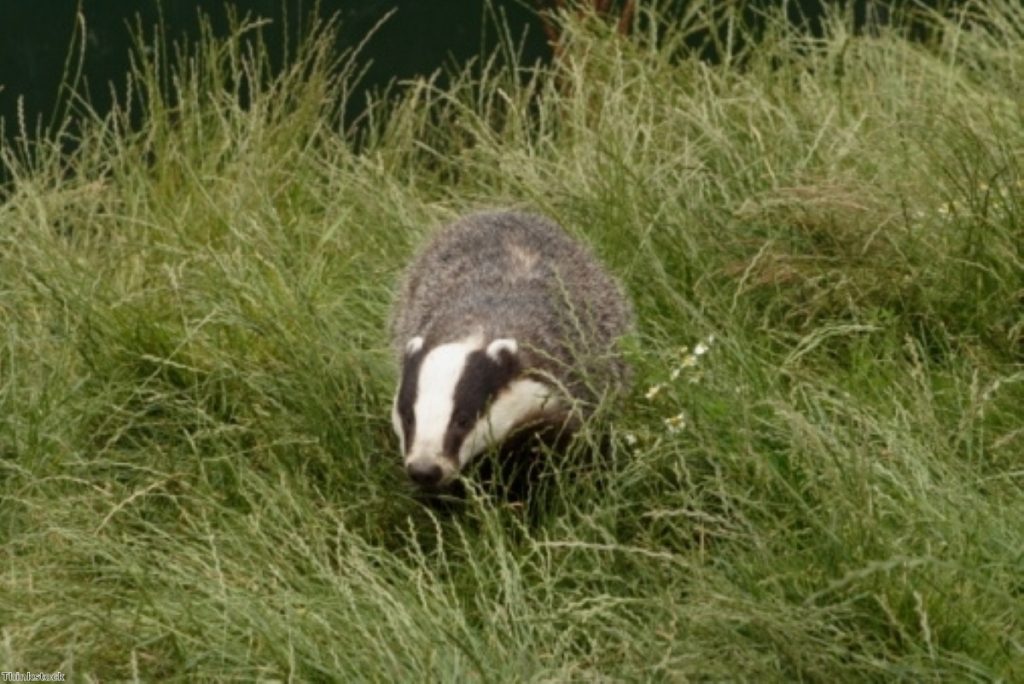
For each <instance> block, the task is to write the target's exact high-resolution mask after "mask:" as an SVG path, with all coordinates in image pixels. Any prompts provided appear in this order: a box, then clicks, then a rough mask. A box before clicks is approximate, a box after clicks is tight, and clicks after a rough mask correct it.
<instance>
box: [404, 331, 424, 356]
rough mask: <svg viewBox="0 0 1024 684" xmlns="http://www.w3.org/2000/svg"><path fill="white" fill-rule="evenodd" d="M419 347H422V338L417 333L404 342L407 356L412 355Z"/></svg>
mask: <svg viewBox="0 0 1024 684" xmlns="http://www.w3.org/2000/svg"><path fill="white" fill-rule="evenodd" d="M420 349H423V338H422V337H420V336H419V335H417V336H416V337H413V338H411V339H410V340H409V341H408V342H406V343H405V353H406V355H407V356H412V355H413V354H415V353H416V352H418V351H419V350H420Z"/></svg>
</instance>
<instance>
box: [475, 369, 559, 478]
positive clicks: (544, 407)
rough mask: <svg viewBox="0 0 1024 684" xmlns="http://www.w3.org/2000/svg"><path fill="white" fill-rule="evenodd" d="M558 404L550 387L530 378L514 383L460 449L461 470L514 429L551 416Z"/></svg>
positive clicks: (496, 401)
mask: <svg viewBox="0 0 1024 684" xmlns="http://www.w3.org/2000/svg"><path fill="white" fill-rule="evenodd" d="M558 407H559V402H558V401H557V400H556V399H555V397H554V395H553V394H552V391H551V388H550V387H548V386H547V385H545V384H543V383H540V382H537V381H536V380H530V379H528V378H524V379H520V380H514V381H513V382H512V384H511V385H509V386H508V388H507V389H505V390H504V391H502V392H501V393H500V394H498V396H497V397H496V398H495V400H494V401H493V402H492V403H491V406H490V409H489V410H488V411H487V413H485V414H484V415H483V416H481V417H480V419H479V420H478V421H477V422H476V425H475V426H473V430H472V431H471V432H470V433H469V435H467V436H466V440H465V441H464V442H463V443H462V448H461V449H459V468H460V469H461V468H463V467H464V466H465V465H466V464H467V463H469V462H470V461H471V460H472V459H473V457H474V456H477V455H479V454H480V453H481V452H482V451H484V450H485V449H486V448H487V447H489V446H491V445H492V444H497V443H499V442H501V441H502V440H503V439H505V438H506V437H508V435H509V433H510V432H512V430H513V429H515V428H517V427H519V426H520V425H522V423H523V421H525V420H527V419H529V418H531V417H537V418H539V417H541V416H542V415H544V414H550V413H552V412H554V411H555V410H556V409H558Z"/></svg>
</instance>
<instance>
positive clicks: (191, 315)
mask: <svg viewBox="0 0 1024 684" xmlns="http://www.w3.org/2000/svg"><path fill="white" fill-rule="evenodd" d="M1014 5H1015V3H1013V2H1005V3H985V6H986V7H989V8H992V9H990V10H989V14H988V15H987V16H986V17H981V18H975V19H974V20H972V21H971V24H972V28H970V30H967V29H966V28H965V27H964V26H963V25H958V24H956V23H946V24H943V30H942V32H941V36H942V38H941V39H940V40H937V41H936V42H935V43H934V44H932V45H931V46H930V47H925V46H921V45H912V44H909V43H907V42H905V41H904V40H902V39H901V38H899V36H897V35H895V34H889V33H883V34H881V35H877V36H874V37H854V36H852V35H850V34H849V33H848V32H846V31H845V30H844V28H843V25H844V24H843V22H841V21H836V22H833V24H832V27H831V34H830V37H829V38H828V39H826V40H824V41H821V42H810V41H806V40H801V39H799V37H797V36H793V35H790V34H788V33H787V31H786V30H784V29H782V28H777V29H773V30H769V31H768V32H767V34H766V35H764V36H763V37H762V38H761V39H760V43H759V44H758V46H757V49H756V50H754V51H752V52H750V53H749V54H748V55H746V57H745V59H741V57H742V55H736V57H735V59H733V60H732V61H731V62H729V63H727V64H724V65H721V66H716V67H711V66H707V65H705V64H702V63H700V62H698V61H696V60H695V59H693V58H689V57H686V55H685V51H683V50H682V48H680V47H679V44H680V41H681V35H682V32H681V31H673V30H670V31H668V32H667V33H664V34H663V35H661V37H660V38H659V40H658V41H657V44H655V43H654V41H653V40H652V37H651V36H650V35H640V36H637V37H636V39H635V40H632V41H629V42H627V41H622V40H619V39H617V38H616V37H615V36H613V35H610V33H609V32H608V31H607V30H605V29H603V28H602V27H600V26H597V25H588V24H586V23H584V24H578V23H577V24H573V25H572V26H570V27H569V33H568V35H567V41H566V46H565V57H564V60H563V62H562V65H561V69H560V70H559V71H558V73H557V74H555V75H554V76H553V77H552V76H551V75H550V74H540V75H537V76H536V78H534V79H533V80H531V81H529V82H528V83H526V84H525V85H524V84H523V82H518V81H517V80H516V79H515V78H513V77H510V76H509V75H508V72H507V70H502V69H500V68H497V67H495V68H494V69H491V70H488V71H487V73H486V74H485V76H484V77H483V78H482V79H481V80H479V81H477V82H473V81H471V80H469V79H464V80H462V81H460V82H458V83H456V84H455V85H453V86H452V87H451V88H450V89H448V90H446V91H438V90H435V89H433V88H431V87H429V86H428V85H427V84H420V85H418V86H415V87H412V88H411V89H410V90H409V92H408V94H407V95H405V96H404V98H403V99H401V100H400V101H398V102H396V103H394V104H393V105H392V106H391V107H390V108H388V109H386V108H383V107H381V108H377V109H376V110H375V114H374V116H375V123H374V125H375V128H374V131H375V132H374V133H373V134H372V135H369V136H368V137H367V138H366V139H365V140H363V146H362V147H361V148H360V150H359V151H358V152H356V151H354V148H353V146H352V143H351V141H349V140H346V139H345V138H344V137H342V136H340V135H338V134H337V132H336V131H337V127H336V124H335V121H334V119H333V118H332V115H331V112H332V111H334V110H335V109H336V107H337V105H338V103H339V98H340V97H342V94H343V89H342V88H341V87H340V86H339V84H338V83H337V82H336V81H333V80H332V79H330V78H328V77H327V76H326V74H327V73H328V69H327V66H328V65H327V59H326V57H325V55H327V54H328V50H327V49H326V48H325V47H324V46H325V44H326V43H324V42H323V41H320V42H317V41H316V40H313V41H311V42H310V45H309V46H308V51H307V53H306V54H305V56H303V57H301V58H300V59H299V60H298V63H297V66H296V67H295V69H294V70H293V71H291V72H289V73H287V74H285V75H283V76H282V77H280V78H279V79H277V80H275V81H274V82H273V83H272V84H271V85H266V86H261V87H258V88H256V89H255V92H254V93H253V96H252V100H253V101H252V106H251V107H249V108H248V109H247V110H244V111H243V110H242V109H240V108H239V106H238V105H237V101H238V99H237V97H236V95H235V91H234V89H236V88H238V87H239V83H241V82H243V81H244V80H245V79H244V78H243V77H242V76H241V75H242V74H244V73H249V75H250V76H254V77H255V78H256V80H257V81H260V80H261V78H260V77H259V75H258V73H257V72H259V70H260V66H259V60H258V59H256V60H254V59H252V58H250V57H247V56H246V54H247V53H246V51H245V49H244V48H243V46H244V44H245V43H244V42H243V41H242V40H241V39H240V38H239V37H238V36H236V37H235V38H234V39H231V40H220V41H215V40H209V41H207V42H205V43H204V44H202V45H201V46H199V48H197V50H198V52H197V59H196V60H195V61H193V62H192V64H191V66H188V67H187V68H185V67H182V68H180V69H178V70H177V72H176V73H177V77H176V78H175V79H169V78H166V76H167V73H168V72H161V71H160V70H159V69H157V68H155V67H153V66H152V65H148V66H147V65H143V66H140V68H139V69H138V72H137V73H136V83H135V86H136V87H137V88H141V89H144V90H147V89H148V91H149V102H150V106H149V107H148V108H147V109H146V110H145V112H144V114H143V118H144V122H145V124H144V126H143V127H142V129H141V131H140V132H139V133H128V132H126V131H125V126H124V119H123V117H119V116H116V115H115V116H112V117H110V118H107V119H105V120H103V121H94V122H93V123H92V124H90V125H88V126H87V128H86V130H85V132H84V134H83V137H82V140H81V144H80V148H79V151H78V152H77V153H75V154H74V156H72V157H70V158H65V159H60V158H59V157H58V155H57V154H56V153H55V152H53V151H52V150H51V147H52V146H50V145H48V144H46V143H45V142H43V141H38V145H39V147H38V148H37V149H36V151H35V161H34V162H32V163H26V162H24V161H19V159H22V157H21V156H20V155H19V151H18V149H14V148H8V149H6V150H4V155H5V159H6V163H7V164H8V165H9V166H10V168H11V171H12V173H15V174H16V175H17V180H16V182H15V184H14V186H13V189H12V191H11V192H10V194H9V195H8V196H7V197H6V199H5V200H4V201H3V204H2V205H0V496H2V505H0V544H2V547H3V551H2V553H0V665H2V668H0V669H4V670H9V669H17V668H20V669H23V670H24V669H33V670H49V669H60V670H63V671H65V672H68V673H74V674H75V675H78V676H86V675H88V676H95V677H99V678H102V679H119V678H123V677H130V676H133V675H136V674H137V675H139V676H141V677H143V678H145V679H152V678H156V677H160V676H163V675H168V674H178V675H185V676H188V677H190V678H193V677H198V678H215V679H222V678H242V679H247V678H250V677H252V676H260V677H268V678H283V677H287V676H295V677H298V678H300V679H319V678H330V677H332V676H336V677H338V678H339V679H341V680H351V679H353V678H358V679H370V680H373V679H376V680H382V681H383V680H397V681H420V680H423V679H425V678H427V679H450V678H453V677H456V676H461V677H464V678H468V679H478V680H484V681H495V680H507V679H511V678H517V679H518V678H523V679H542V680H550V679H566V678H581V679H591V678H594V677H595V676H597V675H605V676H607V677H610V678H614V679H619V678H622V679H638V678H642V677H646V676H659V675H660V676H662V677H664V678H667V679H682V678H711V679H721V678H740V679H755V680H778V681H789V680H792V679H794V678H803V679H808V680H835V679H839V680H844V681H848V680H890V679H893V678H895V679H905V680H912V681H921V680H929V679H957V680H964V679H976V680H990V679H998V678H1002V679H1005V680H1012V679H1018V678H1022V677H1024V624H1022V619H1024V618H1022V616H1024V586H1022V584H1021V577H1024V556H1022V549H1024V493H1022V484H1024V479H1022V475H1021V473H1022V466H1024V458H1022V456H1021V454H1022V453H1024V431H1022V430H1024V426H1022V423H1024V421H1022V409H1021V406H1024V383H1022V382H1021V381H1022V380H1024V370H1022V363H1024V352H1022V344H1024V343H1022V335H1024V320H1022V314H1021V311H1022V309H1024V299H1022V298H1024V251H1022V250H1024V246H1022V244H1024V235H1022V233H1024V114H1022V110H1021V104H1020V103H1021V101H1020V90H1019V87H1020V83H1021V82H1022V80H1024V35H1022V34H1021V32H1020V27H1021V26H1022V25H1024V14H1022V13H1021V11H1020V10H1019V9H1014ZM1000 8H1001V9H1000ZM694 21H699V18H696V19H694ZM1014 26H1016V27H1017V28H1016V29H1014ZM243 33H246V32H245V31H240V35H241V34H243ZM161 79H163V83H164V87H165V88H169V89H171V90H172V91H174V92H176V93H177V94H178V95H177V96H178V104H176V105H173V106H172V105H171V104H170V103H169V102H168V101H167V100H161V99H160V98H159V96H158V90H159V88H158V83H160V81H161ZM262 80H263V82H265V79H262ZM135 106H136V107H138V104H136V105H135ZM502 204H525V205H528V206H532V207H535V208H537V209H539V210H541V211H544V212H547V213H549V214H551V215H552V216H555V217H556V218H558V219H559V220H560V221H562V222H563V223H564V224H565V225H567V226H569V227H570V228H571V229H572V230H574V231H575V232H577V233H579V234H581V235H584V236H586V238H587V239H588V240H589V241H590V242H591V243H592V244H594V245H595V247H596V249H597V250H598V251H599V253H600V254H601V255H602V256H603V257H604V258H605V259H606V260H607V261H608V263H609V264H610V265H611V266H612V267H613V268H614V269H615V271H616V272H617V273H619V274H621V276H622V278H623V280H624V281H625V283H626V284H627V287H628V289H629V291H630V293H631V294H632V296H633V298H634V300H635V302H636V306H637V309H638V312H639V318H640V321H641V335H640V339H639V342H638V344H635V345H633V346H634V348H633V349H632V351H630V352H629V353H630V354H631V355H632V356H633V357H634V359H635V363H636V366H637V376H638V383H637V387H636V390H635V392H634V393H633V396H631V397H630V398H629V400H628V401H627V402H626V406H625V410H624V411H621V412H620V413H616V414H614V415H613V416H610V417H608V418H606V419H604V420H603V421H602V422H601V425H600V426H598V427H599V429H601V430H610V431H611V434H612V449H611V453H610V454H609V458H608V459H607V463H605V464H604V465H603V466H602V467H601V468H600V469H598V470H597V471H595V470H593V469H590V470H586V469H585V470H582V471H579V472H575V471H573V470H572V469H571V468H569V467H568V464H566V467H565V470H564V472H563V474H564V475H565V477H562V478H561V479H560V481H559V482H558V483H557V485H556V486H554V487H552V488H550V489H549V490H548V492H547V494H546V495H545V496H544V497H543V498H542V499H540V497H539V499H540V500H538V501H535V502H534V506H533V513H532V514H531V515H529V516H524V513H523V510H522V509H521V508H519V507H515V506H509V505H506V504H502V503H500V502H499V503H496V502H490V501H487V500H474V501H471V502H470V504H469V505H468V506H467V507H466V510H464V511H462V512H460V513H458V514H456V515H447V514H434V513H431V512H430V511H428V510H426V509H424V508H423V507H422V506H421V505H419V504H418V503H417V502H415V501H414V500H412V499H411V498H409V497H408V495H407V494H408V492H407V489H406V487H405V484H404V482H403V479H402V476H401V473H400V472H398V468H397V462H398V461H397V456H396V454H395V449H396V447H395V443H394V441H395V440H394V439H393V438H392V436H391V435H390V428H389V425H388V419H387V404H388V401H389V392H390V386H391V382H392V378H393V370H392V368H391V367H390V362H389V359H388V357H387V354H386V351H385V344H386V341H385V337H384V331H383V327H384V320H385V316H386V310H387V306H388V302H389V299H390V295H391V287H392V283H393V282H394V279H395V276H396V273H397V271H398V270H399V269H400V268H401V265H402V263H403V262H404V260H405V259H406V258H407V256H408V255H409V253H410V251H411V249H413V247H414V245H415V244H416V242H417V241H418V240H419V239H420V237H421V236H422V235H423V234H424V232H425V231H427V230H429V229H430V227H431V226H434V225H436V224H437V223H438V222H440V221H443V220H446V219H448V218H450V217H452V216H454V215H455V214H457V213H459V212H461V211H464V210H466V209H468V208H471V207H475V206H481V205H502ZM709 334H714V335H715V340H716V341H715V343H714V345H712V348H711V351H710V352H709V353H708V354H706V355H704V356H702V357H700V359H699V363H697V364H696V365H695V366H692V365H687V364H683V363H681V361H680V359H681V358H684V357H682V356H680V351H679V347H681V346H683V345H689V346H692V345H693V344H694V343H695V342H697V341H698V340H700V339H702V338H704V337H706V336H707V335H709ZM676 368H680V373H679V375H678V377H677V378H676V379H674V380H672V379H670V378H671V373H672V371H673V369H676ZM652 385H661V390H660V391H659V392H658V393H657V395H656V396H654V397H653V398H647V397H646V396H645V395H646V393H647V390H648V388H649V387H651V386H652ZM680 413H681V414H682V416H683V418H684V419H685V421H686V425H685V427H684V428H683V429H681V430H676V431H670V430H669V429H668V427H667V426H666V424H665V422H664V420H665V419H666V418H669V417H672V416H677V415H679V414H680ZM590 436H591V435H584V438H585V439H584V440H583V442H584V443H583V444H582V445H580V447H579V448H580V449H581V450H586V448H587V444H586V442H587V441H588V439H586V438H589V437H590Z"/></svg>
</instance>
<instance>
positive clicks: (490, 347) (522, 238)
mask: <svg viewBox="0 0 1024 684" xmlns="http://www.w3.org/2000/svg"><path fill="white" fill-rule="evenodd" d="M390 328H391V330H390V332H391V339H392V345H393V348H394V354H395V356H396V361H397V362H398V366H399V368H400V372H399V378H398V387H397V390H396V392H395V397H394V402H393V405H392V422H393V426H394V430H395V433H396V434H397V435H398V439H399V442H400V445H401V452H402V455H403V458H404V465H405V470H406V472H407V474H408V476H409V478H410V480H412V482H413V483H414V484H415V485H417V486H418V487H419V488H420V489H422V490H427V491H431V490H433V491H436V490H441V489H444V488H446V487H448V485H450V484H451V483H452V482H453V481H454V480H456V479H457V478H458V477H459V475H460V473H461V472H462V471H463V469H464V468H466V466H467V465H468V464H469V463H470V462H471V461H472V460H473V459H474V458H475V457H476V456H478V455H479V454H481V453H482V452H484V451H486V450H487V449H489V448H491V447H494V446H500V445H501V444H502V442H503V441H504V440H506V439H508V438H509V437H510V435H513V434H514V433H515V434H520V433H521V432H522V431H533V432H543V431H545V430H546V431H548V432H550V430H551V428H556V429H557V430H558V431H559V433H560V434H565V433H567V432H568V433H569V434H571V432H572V431H574V430H575V429H577V428H578V426H579V425H580V422H581V421H582V419H583V418H585V417H586V416H587V415H588V414H589V413H590V411H591V408H592V407H593V405H594V404H595V403H596V402H597V401H598V400H599V399H600V398H601V397H602V396H604V395H605V394H608V393H614V392H617V391H621V390H622V389H624V388H625V387H626V386H627V385H628V382H629V375H630V372H629V368H628V364H627V363H626V362H625V361H624V360H623V358H622V356H621V354H619V353H618V350H617V348H616V343H617V341H618V340H619V338H621V337H623V336H625V335H626V334H628V333H629V332H630V331H631V330H632V328H633V313H632V307H631V306H630V305H629V303H628V301H627V299H626V297H625V296H624V295H623V292H622V290H621V288H620V287H619V285H618V284H617V283H616V281H615V280H614V279H613V278H612V277H611V276H610V275H609V274H608V272H607V271H605V269H604V268H602V267H601V265H600V264H599V263H598V261H597V260H596V258H595V257H594V256H593V254H592V253H591V252H590V250H589V249H587V248H586V247H585V246H584V245H583V244H581V243H580V242H578V241H577V240H575V239H573V238H572V237H570V236H569V234H568V233H566V232H565V230H563V229H562V228H561V226H559V225H558V224H557V223H555V222H554V221H552V220H550V219H548V218H545V217H543V216H539V215H534V214H530V213H522V212H518V211H489V212H481V213H475V214H471V215H469V216H465V217H463V218H461V219H459V220H457V221H455V222H454V223H451V224H449V225H447V226H445V227H443V228H442V229H441V230H440V231H438V232H437V234H436V235H435V236H433V238H432V239H431V240H429V241H428V243H427V244H426V246H425V247H424V248H423V249H422V250H421V251H420V253H419V255H418V256H417V257H416V258H414V259H413V261H412V263H411V264H410V265H409V267H408V268H407V270H406V272H405V275H404V278H403V281H402V283H401V285H400V289H399V293H398V295H397V297H396V300H395V303H394V306H393V310H392V315H391V325H390Z"/></svg>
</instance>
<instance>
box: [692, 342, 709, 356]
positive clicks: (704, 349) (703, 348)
mask: <svg viewBox="0 0 1024 684" xmlns="http://www.w3.org/2000/svg"><path fill="white" fill-rule="evenodd" d="M707 353H708V345H706V344H704V343H703V342H698V343H697V346H696V347H694V348H693V355H694V356H704V355H705V354H707Z"/></svg>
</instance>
